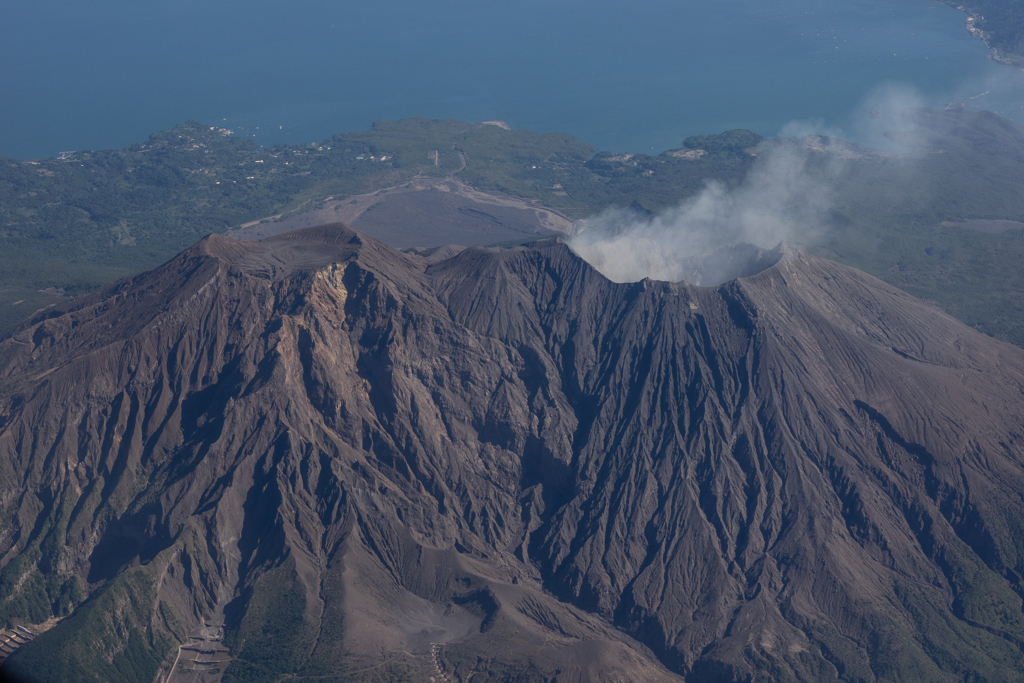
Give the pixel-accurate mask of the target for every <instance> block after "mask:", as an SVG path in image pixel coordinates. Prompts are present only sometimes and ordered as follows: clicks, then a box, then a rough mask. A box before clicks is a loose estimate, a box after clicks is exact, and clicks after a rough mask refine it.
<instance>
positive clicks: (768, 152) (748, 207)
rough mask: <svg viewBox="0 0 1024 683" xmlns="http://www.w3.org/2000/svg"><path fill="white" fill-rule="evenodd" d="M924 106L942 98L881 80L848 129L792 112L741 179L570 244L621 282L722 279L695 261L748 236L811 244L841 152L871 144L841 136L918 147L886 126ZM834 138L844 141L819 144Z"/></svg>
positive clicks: (903, 122) (615, 219) (824, 219)
mask: <svg viewBox="0 0 1024 683" xmlns="http://www.w3.org/2000/svg"><path fill="white" fill-rule="evenodd" d="M925 105H931V106H933V107H935V106H938V108H941V107H942V106H944V104H938V103H937V102H926V101H925V100H924V99H923V98H922V97H921V96H920V94H919V93H918V92H917V91H916V90H915V89H913V88H911V87H908V86H904V85H900V84H891V83H887V84H883V85H880V86H879V87H878V88H876V89H875V90H874V91H872V92H871V93H870V94H869V95H868V96H867V97H866V98H865V99H864V101H863V102H861V104H860V105H859V106H858V107H857V109H856V110H855V111H854V112H853V113H852V114H851V117H850V123H849V128H848V131H849V132H848V133H847V132H844V130H843V129H841V128H836V127H829V126H826V125H825V124H824V122H821V121H794V122H792V123H790V124H788V125H787V126H785V127H784V128H783V129H782V130H781V131H780V132H779V139H777V140H776V141H774V142H769V143H768V144H762V146H761V147H762V152H761V154H760V156H759V157H758V159H757V160H756V161H755V163H754V164H753V166H752V168H751V170H750V172H749V173H748V174H747V176H746V178H745V179H744V180H743V182H742V183H741V184H739V185H738V186H736V187H726V186H725V185H723V184H721V183H718V182H710V183H708V184H707V186H706V187H705V188H704V189H703V190H702V191H701V192H699V193H698V194H697V195H696V196H694V197H691V198H689V199H686V200H685V201H683V202H682V203H681V204H680V205H679V206H678V207H676V208H673V209H670V210H668V211H665V212H663V213H661V214H659V215H657V216H654V217H653V218H649V217H646V216H643V215H641V214H640V213H639V212H636V211H629V210H625V211H622V210H615V211H607V212H605V213H604V214H602V215H600V216H598V217H597V218H595V219H592V220H590V221H588V222H587V223H586V225H585V226H583V228H582V229H581V231H580V232H579V234H577V235H576V236H574V237H573V238H571V239H570V241H569V244H570V246H571V247H572V248H573V250H574V251H576V253H577V254H579V255H580V256H581V257H582V258H584V259H585V260H587V261H588V262H589V263H590V264H591V265H593V266H594V267H595V268H597V269H598V270H599V271H601V273H602V274H604V275H605V277H607V278H608V279H610V280H613V281H615V282H636V281H638V280H641V279H643V278H645V277H647V278H651V279H655V280H668V281H673V282H676V281H679V280H689V281H690V282H694V283H695V284H715V283H714V282H711V281H710V280H714V279H716V278H714V277H711V278H710V279H709V278H708V277H707V276H706V275H705V277H704V280H705V281H704V282H696V281H695V280H694V278H695V277H696V278H697V279H700V278H701V275H700V274H699V273H697V272H695V268H694V263H695V261H699V260H700V259H702V258H704V257H706V256H707V255H709V254H711V253H712V252H714V251H716V250H719V249H723V248H725V247H731V246H733V245H736V244H741V243H748V244H753V245H755V246H757V247H760V248H764V249H770V248H772V247H774V246H776V245H777V244H779V242H788V243H792V244H795V245H798V246H799V245H805V246H807V245H810V244H813V243H814V241H815V239H816V238H817V237H818V236H820V235H822V234H823V231H824V230H826V229H827V226H828V223H829V220H830V214H831V210H832V208H833V202H834V200H835V199H836V195H837V191H836V190H837V188H839V187H840V186H841V185H840V184H841V183H843V182H844V178H843V177H842V176H843V173H844V165H843V164H842V163H841V161H840V159H839V157H841V156H843V154H844V153H846V152H847V151H849V152H850V153H854V154H856V153H858V150H859V151H860V152H869V151H870V150H865V149H864V148H862V147H857V146H856V145H854V146H852V147H849V148H847V149H844V148H843V143H842V140H844V139H846V140H849V139H854V140H858V141H860V142H861V143H863V144H865V145H866V146H867V147H869V148H875V150H878V149H882V150H884V152H883V153H891V154H895V155H900V156H903V155H906V154H907V153H908V152H911V151H913V150H911V149H910V148H908V147H906V146H905V144H906V142H905V141H903V142H901V141H900V139H899V138H890V137H887V136H886V133H887V132H890V131H906V130H910V129H912V128H913V127H914V123H913V120H912V117H911V116H909V113H910V112H912V110H914V109H916V108H918V107H922V106H925ZM808 136H810V137H808ZM817 136H827V137H828V138H833V139H834V140H828V139H823V138H820V137H817ZM784 139H785V140H786V141H783V140H784ZM833 142H834V143H837V144H836V145H834V146H832V147H830V148H829V149H827V150H822V149H820V148H821V147H822V146H823V145H824V146H826V147H828V146H830V145H832V143H833ZM814 147H819V149H818V151H815V150H814V149H812V148H814ZM821 151H826V152H827V153H820V152H821ZM902 168H903V170H904V173H905V177H906V178H909V177H911V176H914V175H916V170H915V166H914V162H913V161H912V160H911V159H910V157H909V156H904V157H903V159H902ZM881 191H882V192H883V193H885V192H900V191H901V190H899V189H897V188H881ZM719 261H721V259H719ZM720 281H721V280H720Z"/></svg>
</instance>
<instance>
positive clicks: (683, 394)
mask: <svg viewBox="0 0 1024 683" xmlns="http://www.w3.org/2000/svg"><path fill="white" fill-rule="evenodd" d="M454 252H455V250H450V251H448V252H436V253H429V252H423V254H424V255H418V254H413V253H411V254H402V253H400V252H397V251H394V250H392V249H390V248H388V247H386V246H384V245H383V244H381V243H379V242H376V241H375V240H372V239H370V238H366V237H364V236H361V235H359V234H358V233H355V232H353V231H351V230H349V229H347V228H345V227H344V226H340V225H334V226H323V227H318V228H309V229H305V230H301V231H297V232H294V233H289V234H286V235H281V236H278V237H274V238H270V239H267V240H264V241H262V242H259V243H245V242H236V241H233V240H230V239H227V238H223V237H217V236H211V237H208V238H207V239H205V240H203V241H202V242H200V243H199V244H197V245H196V246H195V247H193V248H192V249H190V250H188V251H186V252H183V253H182V254H181V255H180V256H178V257H177V258H175V259H174V260H172V261H171V262H169V263H167V264H166V265H164V266H163V267H161V268H159V269H157V270H155V271H153V272H151V273H147V274H144V275H141V276H138V277H136V278H134V279H132V280H128V281H124V282H122V283H119V284H116V285H114V286H112V287H110V288H108V289H106V290H104V291H103V292H101V293H98V294H96V295H93V296H91V297H90V298H88V299H85V300H76V301H73V302H71V303H70V304H68V305H67V307H66V308H65V309H63V310H54V309H50V310H49V311H47V312H46V313H45V314H44V316H43V317H42V318H40V319H38V320H36V321H33V322H32V323H30V324H29V325H27V326H26V327H24V328H23V329H21V330H20V331H19V332H18V333H16V334H15V335H14V336H13V337H11V338H9V339H7V340H6V341H4V342H2V343H0V381H2V382H3V385H2V387H3V389H2V393H0V453H2V458H0V467H2V470H0V506H2V510H3V514H4V516H5V517H4V518H5V519H7V520H9V521H8V523H7V525H6V526H5V530H4V533H3V534H2V536H0V544H2V545H0V553H5V554H4V555H3V558H4V559H3V562H5V563H6V564H5V567H4V569H3V573H2V574H0V600H3V601H4V602H3V605H5V609H6V610H7V612H6V613H7V614H8V616H26V617H32V619H30V620H34V621H39V619H38V617H40V616H41V617H43V618H45V617H47V616H50V614H52V613H53V612H54V611H56V612H61V611H64V612H66V611H68V610H70V609H72V608H74V611H73V613H72V615H71V616H70V617H69V618H67V619H65V620H64V621H62V622H60V623H59V624H58V625H57V626H56V627H54V628H53V629H52V630H50V631H47V632H46V633H44V634H43V635H41V636H39V637H38V638H36V639H35V640H34V641H33V642H31V643H30V644H28V645H25V646H23V647H22V648H20V649H19V650H18V651H17V652H16V653H15V654H14V655H12V656H11V657H10V658H9V659H8V660H7V661H6V662H5V663H4V666H3V671H5V672H7V673H8V674H10V675H14V676H17V677H20V678H22V679H23V680H46V681H56V680H75V676H78V677H79V678H81V679H82V680H86V678H87V676H86V674H85V673H82V672H87V673H88V672H99V673H97V674H96V675H98V676H100V677H101V678H104V679H105V680H111V681H117V680H151V679H152V678H153V677H154V675H155V674H156V673H157V670H158V668H159V667H169V666H170V665H171V663H172V661H173V660H174V655H175V654H176V652H177V649H176V647H175V645H176V644H177V643H180V642H182V641H184V639H185V638H186V636H187V635H188V634H189V633H190V632H193V631H194V630H195V629H197V628H200V627H201V626H202V623H203V621H204V620H205V621H209V622H211V623H221V621H222V620H223V622H224V623H225V624H226V628H227V632H228V638H227V640H226V642H227V644H228V645H229V646H230V649H231V657H232V658H233V661H232V662H231V664H230V665H229V666H228V669H227V672H226V673H225V674H224V675H225V679H224V680H234V681H241V680H249V681H256V680H268V681H269V680H278V679H279V678H280V677H281V676H285V675H289V674H293V675H294V677H295V679H296V680H313V679H316V680H318V681H329V680H343V679H345V676H347V675H349V674H351V675H353V676H361V677H363V678H364V679H365V680H401V679H402V677H414V676H418V677H426V676H432V677H435V678H437V677H438V676H439V675H440V673H439V670H440V672H443V673H444V675H445V676H446V677H447V679H448V680H451V681H457V680H459V681H468V680H469V678H470V677H471V676H472V678H473V680H474V681H486V680H493V681H537V680H558V681H659V680H660V681H674V680H682V679H687V680H692V681H734V680H735V681H742V680H835V679H836V677H839V678H841V679H842V680H849V681H854V680H865V681H870V680H890V681H910V680H936V681H938V680H943V681H944V680H949V681H955V680H968V679H969V677H970V676H983V677H986V678H989V679H991V680H995V679H1000V680H1017V679H1019V678H1020V673H1019V672H1020V671H1024V655H1022V653H1021V646H1022V644H1024V618H1022V614H1021V597H1020V595H1021V594H1022V593H1024V584H1022V579H1021V577H1022V576H1024V500H1022V498H1021V496H1020V494H1019V492H1020V491H1021V490H1024V435H1022V426H1021V425H1022V424H1024V351H1021V350H1020V349H1017V348H1015V347H1011V346H1009V345H1006V344H1002V343H999V342H996V341H994V340H992V339H989V338H987V337H985V336H983V335H980V334H977V333H975V332H974V331H972V330H970V329H969V328H967V327H965V326H963V325H962V324H960V323H958V322H956V321H955V320H953V319H952V318H949V317H948V316H946V315H944V314H942V313H940V312H938V311H936V310H934V309H932V308H931V307H929V306H927V305H925V304H923V303H921V302H919V301H917V300H915V299H913V298H911V297H909V296H907V295H906V294H903V293H901V292H899V291H897V290H895V289H893V288H891V287H889V286H887V285H885V284H883V283H881V282H880V281H878V280H876V279H874V278H871V277H869V276H867V275H864V274H862V273H860V272H858V271H854V270H852V269H849V268H846V267H843V266H840V265H837V264H835V263H831V262H828V261H823V260H819V259H816V258H813V257H810V256H807V255H805V254H802V253H800V252H798V251H796V250H793V249H791V248H787V247H780V248H779V249H778V250H777V251H775V252H774V253H773V254H765V253H760V254H759V259H758V260H756V263H757V264H759V265H758V266H757V267H756V268H753V267H752V268H750V269H748V271H747V273H746V274H747V277H744V278H741V279H738V280H732V281H729V282H726V283H724V284H722V285H720V286H716V287H699V286H695V285H690V284H687V283H685V282H684V283H675V284H673V283H667V282H654V281H650V280H644V281H641V282H637V283H633V284H616V283H613V282H610V281H609V280H607V279H606V278H605V277H603V276H602V275H601V274H600V273H598V272H597V271H596V270H595V269H594V268H592V267H591V266H590V265H588V264H587V263H586V262H585V261H583V260H582V259H581V258H579V257H578V256H576V254H574V253H573V252H572V251H571V250H570V249H569V248H568V247H567V246H566V245H565V244H563V243H562V242H560V241H559V240H556V239H549V240H543V241H540V242H536V243H534V244H532V245H529V246H525V247H516V248H513V249H484V248H472V249H465V250H462V251H458V252H457V253H454ZM755 271H759V272H755ZM69 585H70V586H78V587H79V589H80V592H81V593H82V595H75V594H74V592H73V591H71V592H67V591H66V592H67V595H68V596H70V597H67V598H66V599H65V598H63V597H62V595H64V594H63V593H61V590H62V588H61V587H62V586H69ZM85 594H88V595H90V596H91V597H90V598H89V599H88V600H84V601H83V597H84V595H85ZM19 601H20V602H19ZM33 601H34V602H33ZM19 605H21V606H20V607H17V606H19ZM33 605H34V606H35V607H33ZM12 606H15V607H17V609H21V610H22V611H25V610H32V609H35V610H36V611H35V612H32V614H31V615H29V614H28V613H27V612H26V613H25V614H14V613H13V612H12V610H14V609H15V607H12ZM432 651H434V652H437V653H438V654H437V658H436V662H437V663H436V664H435V659H434V658H432V657H431V654H430V653H431V652H432ZM165 671H166V668H165ZM75 672H77V673H75ZM89 675H92V674H89ZM67 676H70V677H69V678H62V677H67ZM346 680H347V679H346ZM971 680H976V679H971Z"/></svg>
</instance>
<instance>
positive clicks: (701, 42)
mask: <svg viewBox="0 0 1024 683" xmlns="http://www.w3.org/2000/svg"><path fill="white" fill-rule="evenodd" d="M965 18H966V17H965V15H964V14H963V13H961V12H958V11H957V10H955V9H953V8H950V7H946V6H944V5H940V4H938V3H935V2H929V0H845V1H844V2H835V0H717V1H716V2H711V3H708V2H704V1H701V2H698V1H696V0H650V1H649V2H645V3H642V4H641V5H637V4H636V3H621V2H610V1H601V2H594V1H593V0H590V1H583V0H545V1H544V2H541V1H540V0H520V1H519V2H511V3H509V2H506V3H491V2H480V0H472V1H471V0H438V2H430V3H425V2H413V1H412V0H379V1H377V2H367V3H338V2H327V1H326V0H305V1H303V2H299V3H284V2H273V1H271V0H248V1H247V2H241V1H239V0H222V1H221V2H218V3H212V4H211V3H207V2H198V1H197V0H172V1H170V2H163V3H138V2H129V1H128V0H97V2H93V3H81V2H71V1H70V0H47V1H44V2H38V3H15V4H13V5H11V6H10V7H8V8H6V10H5V21H4V22H3V23H2V24H0V92H2V93H3V106H2V107H0V155H4V156H9V157H14V158H22V159H30V158H40V157H46V156H52V155H55V154H57V153H59V152H61V151H65V150H74V149H102V148H112V147H122V146H125V145H128V144H130V143H133V142H141V141H143V140H145V139H146V137H147V136H148V135H149V134H150V133H152V132H154V131H156V130H159V129H163V128H168V127H170V126H173V125H174V124H177V123H180V122H183V121H186V120H188V119H195V120H198V121H201V122H203V123H208V124H210V125H215V124H216V125H222V126H226V127H228V128H231V129H232V130H234V131H235V133H236V134H237V135H245V136H249V137H255V139H256V140H258V141H259V142H260V143H262V144H267V145H269V144H273V143H276V142H289V143H298V142H311V141H319V140H323V139H325V138H328V137H329V136H330V135H332V134H333V133H336V132H341V131H355V130H364V129H366V128H367V127H369V125H370V124H371V122H372V121H374V120H376V119H398V118H403V117H407V116H428V117H433V118H456V119H464V120H469V121H483V120H489V119H501V120H505V121H507V122H509V123H510V124H511V125H512V126H513V127H515V128H529V129H532V130H535V131H537V132H546V131H563V132H568V133H572V134H573V135H576V136H577V137H578V138H580V139H581V140H584V141H586V142H590V143H592V144H595V145H597V146H598V147H600V148H602V149H607V150H613V151H648V152H649V151H651V148H654V150H656V151H661V150H663V149H666V148H672V147H678V146H680V143H681V141H682V139H683V138H685V137H686V136H688V135H694V134H701V133H717V132H721V131H723V130H727V129H731V128H749V129H751V130H753V131H755V132H758V133H760V134H762V135H766V136H771V135H775V134H777V133H778V132H779V131H780V130H781V129H782V128H783V127H784V126H786V124H787V123H789V122H791V121H793V120H801V121H811V122H812V124H811V125H809V126H805V127H803V129H804V132H807V131H809V130H812V129H813V130H824V129H828V130H831V131H833V132H841V133H843V134H844V135H845V136H846V137H848V138H850V139H858V137H861V138H863V136H862V134H861V133H859V132H858V130H857V126H856V124H855V121H854V115H855V112H857V110H858V109H864V108H865V107H870V106H871V105H870V103H868V104H865V98H866V97H868V96H869V95H870V93H871V92H872V91H874V90H875V89H876V88H878V87H879V86H880V85H882V84H885V83H899V84H905V85H908V86H912V87H913V88H914V89H916V90H917V91H918V92H919V93H920V94H921V95H922V96H923V98H924V101H925V102H926V103H928V104H932V105H935V106H943V105H945V104H946V103H947V102H950V101H954V100H958V101H959V100H966V99H967V98H969V97H972V96H975V95H979V94H980V93H982V92H985V91H989V92H988V94H986V95H983V96H981V97H978V98H977V99H974V100H970V102H969V106H970V107H971V108H974V109H981V108H986V109H990V110H992V111H996V112H997V113H1000V114H1002V115H1004V116H1007V117H1009V118H1013V119H1015V120H1017V121H1018V122H1022V121H1024V73H1022V72H1021V71H1020V70H1019V69H1013V68H1011V67H1007V66H1003V65H999V64H996V63H994V62H992V61H991V60H990V59H989V57H988V55H989V52H988V49H987V48H986V47H985V45H984V44H983V43H982V42H981V41H979V40H977V39H975V38H973V37H971V36H970V35H969V34H968V33H967V31H966V30H965V29H964V21H965ZM865 141H866V140H865Z"/></svg>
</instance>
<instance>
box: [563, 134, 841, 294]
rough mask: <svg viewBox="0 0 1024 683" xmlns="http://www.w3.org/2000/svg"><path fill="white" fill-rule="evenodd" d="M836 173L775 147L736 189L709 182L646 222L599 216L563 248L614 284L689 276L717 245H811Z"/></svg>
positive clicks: (619, 214)
mask: <svg viewBox="0 0 1024 683" xmlns="http://www.w3.org/2000/svg"><path fill="white" fill-rule="evenodd" d="M837 173H838V169H837V168H834V167H833V166H832V165H830V164H829V163H828V162H827V161H826V160H823V159H821V158H818V159H817V160H815V159H814V158H813V157H812V155H811V154H809V153H808V152H806V151H804V150H802V149H799V148H798V147H797V146H796V145H792V146H778V147H775V148H772V149H770V150H769V151H768V152H766V153H764V154H762V156H761V157H759V158H758V159H757V161H756V162H755V163H754V166H753V168H752V169H751V171H750V173H748V175H747V177H746V178H745V180H744V181H743V182H742V183H741V184H740V185H739V186H737V187H734V188H728V187H726V186H724V185H723V184H722V183H719V182H710V183H708V184H707V186H706V187H705V188H704V189H703V190H702V191H701V192H699V193H698V194H697V195H696V196H694V197H692V198H690V199H687V200H686V201H684V202H683V203H682V204H681V205H680V206H678V207H676V208H674V209H670V210H668V211H665V212H664V213H662V214H659V215H657V216H654V217H653V218H646V217H643V216H640V215H638V214H637V213H636V212H630V211H628V210H627V211H608V212H605V213H604V214H602V215H600V216H598V217H597V218H595V219H592V220H590V221H588V223H587V224H586V226H585V228H584V229H583V230H582V231H581V232H580V233H579V234H577V235H576V236H574V237H573V238H572V239H571V240H570V241H569V244H570V246H571V247H572V249H573V250H574V251H575V252H576V253H577V254H579V255H580V256H581V257H582V258H584V259H585V260H586V261H588V262H589V263H590V264H591V265H593V266H594V267H595V268H597V269H598V270H599V271H600V272H601V273H602V274H603V275H604V276H605V277H607V278H608V279H609V280H612V281H615V282H636V281H638V280H641V279H643V278H645V277H648V278H651V279H655V280H668V281H672V282H676V281H679V280H684V279H689V278H688V276H690V275H691V274H692V272H693V262H694V259H695V258H700V257H702V256H706V255H708V254H710V253H711V252H713V251H715V250H717V249H721V248H723V247H730V246H733V245H736V244H740V243H748V244H753V245H755V246H758V247H762V248H772V247H774V246H775V245H777V244H778V243H779V242H791V243H797V244H799V243H806V242H808V241H810V240H812V239H813V237H814V235H815V234H816V233H817V231H818V230H819V229H820V228H821V226H822V224H823V222H824V221H825V220H826V218H827V215H828V212H829V210H830V209H831V207H832V198H833V196H834V191H833V188H834V187H835V182H836V174H837Z"/></svg>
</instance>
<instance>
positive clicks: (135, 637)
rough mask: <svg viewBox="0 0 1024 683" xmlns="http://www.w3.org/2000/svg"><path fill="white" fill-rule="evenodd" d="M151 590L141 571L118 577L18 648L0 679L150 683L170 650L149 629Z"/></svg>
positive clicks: (165, 640)
mask: <svg viewBox="0 0 1024 683" xmlns="http://www.w3.org/2000/svg"><path fill="white" fill-rule="evenodd" d="M155 599H156V587H155V581H154V578H153V576H151V575H150V573H149V571H148V570H147V569H146V568H142V567H140V568H135V569H132V570H129V571H127V572H125V573H124V574H121V575H120V576H118V577H117V578H116V579H114V580H113V581H111V582H110V583H108V584H107V585H106V586H104V587H103V588H102V589H101V590H100V591H98V593H97V594H96V595H94V596H93V597H92V598H90V599H89V600H87V601H86V602H85V603H84V604H82V606H81V607H79V608H78V609H76V610H75V611H74V613H73V614H72V615H71V616H69V617H68V618H67V619H65V620H64V621H62V622H61V623H60V624H58V625H57V626H55V627H54V628H53V629H51V630H49V631H47V632H46V633H43V634H42V635H40V636H38V637H37V638H36V639H35V640H33V641H32V642H31V643H29V644H27V645H24V646H23V647H21V648H19V649H18V651H17V652H15V653H14V654H13V655H11V657H10V658H8V659H7V661H6V662H4V664H3V667H0V674H4V675H6V676H8V677H10V678H12V679H13V680H17V681H21V682H23V683H32V682H33V681H66V682H67V683H79V682H81V683H86V682H88V683H101V682H102V683H137V682H138V681H151V680H153V679H154V677H155V676H156V673H157V671H158V669H159V667H160V664H161V663H162V662H163V661H164V659H165V658H166V657H167V654H168V653H169V652H170V651H171V650H172V648H173V646H174V641H173V640H172V639H171V637H170V636H169V635H168V634H166V633H164V632H162V631H160V630H157V629H155V628H154V627H153V626H152V625H151V624H150V617H151V612H152V606H153V602H154V601H155Z"/></svg>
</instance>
